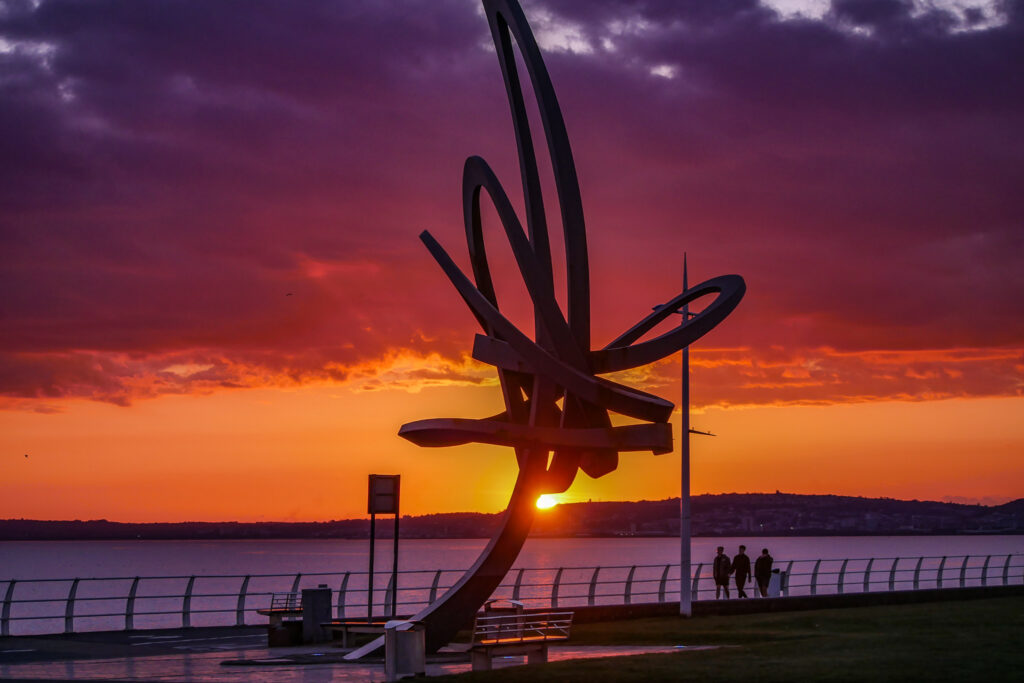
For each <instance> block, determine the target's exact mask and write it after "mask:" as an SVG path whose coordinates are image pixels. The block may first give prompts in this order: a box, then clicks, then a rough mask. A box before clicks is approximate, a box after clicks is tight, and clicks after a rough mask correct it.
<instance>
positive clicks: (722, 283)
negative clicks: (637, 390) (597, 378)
mask: <svg viewBox="0 0 1024 683" xmlns="http://www.w3.org/2000/svg"><path fill="white" fill-rule="evenodd" d="M746 290H747V286H746V284H745V283H744V282H743V278H741V277H740V276H739V275H720V276H718V277H715V278H712V279H710V280H707V281H706V282H702V283H700V284H699V285H697V286H695V287H691V288H689V289H687V290H686V291H684V292H682V293H681V294H679V295H678V296H676V297H675V298H674V299H672V300H671V301H669V302H668V303H667V304H665V305H664V306H661V307H659V308H658V310H656V311H655V312H653V313H651V314H650V315H649V316H647V317H646V318H644V319H643V320H641V321H640V322H638V323H637V324H636V325H634V326H633V327H631V328H630V329H629V330H627V331H626V332H624V333H623V334H621V335H620V336H619V337H618V338H616V339H614V340H613V341H611V342H609V344H608V345H607V346H605V347H604V348H603V349H601V350H600V351H592V352H591V354H590V363H591V366H592V367H593V369H594V372H597V373H604V372H617V371H619V370H628V369H629V368H635V367H638V366H640V365H647V364H648V363H653V362H655V361H658V360H661V359H662V358H664V357H665V356H669V355H671V354H673V353H675V352H676V351H678V350H680V349H682V348H683V347H684V346H689V345H690V344H692V343H693V342H695V341H697V340H698V339H700V338H701V337H703V336H704V335H705V334H707V333H708V332H710V331H711V330H712V329H713V328H714V327H715V326H716V325H718V323H720V322H722V321H723V320H725V318H726V317H727V316H728V315H729V314H730V313H732V312H733V310H734V309H735V308H736V306H738V305H739V303H740V300H741V299H742V298H743V294H744V293H745V292H746ZM710 294H718V296H716V297H715V300H714V301H712V302H711V303H710V304H709V305H708V306H707V307H706V308H705V309H704V310H703V311H701V312H700V313H697V314H696V316H694V317H691V318H690V319H689V320H687V321H685V322H684V323H683V324H682V325H679V326H678V327H675V328H673V329H672V330H670V331H668V332H666V333H665V334H663V335H661V336H659V337H655V338H654V339H651V340H649V341H645V342H641V343H639V344H634V343H633V342H635V341H636V340H637V339H639V338H640V337H642V336H644V334H646V333H647V332H649V331H650V330H652V329H653V328H654V327H655V326H656V325H657V324H658V323H660V322H661V321H662V320H664V319H665V318H667V317H668V316H670V315H672V314H673V313H675V312H676V311H679V310H682V308H683V307H684V306H686V305H688V304H689V303H691V302H692V301H694V300H696V299H699V298H701V297H704V296H708V295H710Z"/></svg>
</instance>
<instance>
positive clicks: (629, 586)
mask: <svg viewBox="0 0 1024 683" xmlns="http://www.w3.org/2000/svg"><path fill="white" fill-rule="evenodd" d="M635 573H636V565H635V564H634V565H633V566H632V567H630V568H629V574H627V575H626V587H625V588H624V589H623V593H622V599H623V601H624V604H626V605H629V604H631V602H632V600H633V574H635Z"/></svg>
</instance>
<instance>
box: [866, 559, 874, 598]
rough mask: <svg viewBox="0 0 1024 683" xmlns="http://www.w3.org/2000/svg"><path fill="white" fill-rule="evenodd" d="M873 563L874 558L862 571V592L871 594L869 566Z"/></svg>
mask: <svg viewBox="0 0 1024 683" xmlns="http://www.w3.org/2000/svg"><path fill="white" fill-rule="evenodd" d="M874 563H875V558H873V557H872V558H871V559H870V560H868V566H867V568H866V569H865V570H864V592H865V593H869V592H871V565H873V564H874Z"/></svg>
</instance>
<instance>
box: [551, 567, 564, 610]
mask: <svg viewBox="0 0 1024 683" xmlns="http://www.w3.org/2000/svg"><path fill="white" fill-rule="evenodd" d="M562 569H563V568H562V567H559V568H558V571H557V572H556V573H555V582H554V583H553V584H551V608H552V609H554V608H556V607H558V586H559V584H561V583H562Z"/></svg>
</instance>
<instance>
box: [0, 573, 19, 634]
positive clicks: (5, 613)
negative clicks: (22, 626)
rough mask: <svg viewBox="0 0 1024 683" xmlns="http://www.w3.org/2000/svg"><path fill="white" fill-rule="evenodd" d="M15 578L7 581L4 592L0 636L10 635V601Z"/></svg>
mask: <svg viewBox="0 0 1024 683" xmlns="http://www.w3.org/2000/svg"><path fill="white" fill-rule="evenodd" d="M16 583H18V581H17V579H11V580H10V581H8V582H7V590H6V591H5V592H4V606H3V610H2V611H0V636H9V635H11V602H12V601H13V600H14V584H16Z"/></svg>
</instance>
